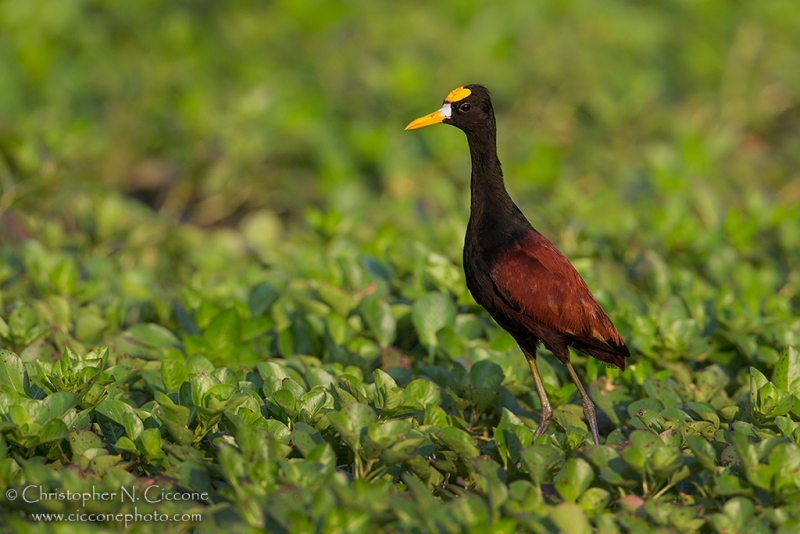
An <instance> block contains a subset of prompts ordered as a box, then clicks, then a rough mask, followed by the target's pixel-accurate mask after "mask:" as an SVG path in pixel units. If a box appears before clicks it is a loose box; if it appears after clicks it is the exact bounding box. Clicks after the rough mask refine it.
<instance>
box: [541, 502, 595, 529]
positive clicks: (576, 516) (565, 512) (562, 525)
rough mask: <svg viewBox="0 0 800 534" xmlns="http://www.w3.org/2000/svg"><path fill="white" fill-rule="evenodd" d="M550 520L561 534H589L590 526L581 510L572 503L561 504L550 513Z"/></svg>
mask: <svg viewBox="0 0 800 534" xmlns="http://www.w3.org/2000/svg"><path fill="white" fill-rule="evenodd" d="M550 519H552V520H553V523H555V524H556V526H557V527H558V531H559V532H561V533H563V534H591V532H592V525H591V524H590V523H589V519H588V518H587V517H586V514H585V513H584V512H583V509H582V508H581V507H580V506H578V505H577V504H575V503H572V502H562V503H561V504H559V505H557V506H555V507H554V508H553V509H552V510H551V511H550Z"/></svg>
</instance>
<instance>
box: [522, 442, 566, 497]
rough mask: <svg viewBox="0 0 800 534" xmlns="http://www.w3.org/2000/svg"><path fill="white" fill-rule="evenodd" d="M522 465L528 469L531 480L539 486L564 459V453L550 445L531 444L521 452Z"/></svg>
mask: <svg viewBox="0 0 800 534" xmlns="http://www.w3.org/2000/svg"><path fill="white" fill-rule="evenodd" d="M520 458H521V460H522V465H524V466H525V469H526V470H527V471H528V476H529V477H530V479H531V482H533V483H534V485H536V486H537V487H539V486H541V485H542V484H543V483H544V482H546V481H547V480H548V479H549V478H550V475H551V473H552V472H553V470H554V469H555V468H556V467H557V466H558V465H559V464H560V463H561V462H563V461H564V454H563V453H562V452H561V451H559V450H558V449H556V448H554V447H551V446H549V445H531V446H530V447H526V448H524V449H522V451H521V452H520Z"/></svg>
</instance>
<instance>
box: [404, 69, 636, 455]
mask: <svg viewBox="0 0 800 534" xmlns="http://www.w3.org/2000/svg"><path fill="white" fill-rule="evenodd" d="M440 123H441V124H450V125H452V126H455V127H456V128H458V129H460V130H461V131H463V132H464V133H465V134H466V137H467V143H468V145H469V152H470V157H471V159H472V175H471V180H470V197H471V199H470V215H469V222H468V223H467V231H466V235H465V239H464V256H463V262H464V274H465V278H466V283H467V288H468V289H469V291H470V293H471V294H472V296H473V298H474V299H475V301H476V302H477V303H478V304H480V305H481V306H482V307H483V308H485V309H486V311H488V312H489V315H491V317H492V318H493V319H494V320H495V321H496V322H497V323H498V324H499V325H500V326H501V327H502V328H503V329H505V330H506V331H507V332H508V333H509V334H511V336H512V337H513V338H514V340H515V341H516V342H517V344H518V345H519V347H520V349H522V353H523V354H524V355H525V358H526V359H527V361H528V366H529V367H530V370H531V374H532V375H533V381H534V384H535V385H536V390H537V392H538V395H539V400H540V401H541V406H542V410H541V419H540V423H539V426H538V427H537V428H536V431H535V432H534V438H538V437H539V436H541V435H542V434H544V433H545V432H546V431H547V428H548V426H549V424H550V421H551V419H552V417H553V409H552V407H551V405H550V401H549V400H548V398H547V393H546V392H545V390H544V386H543V385H542V377H541V374H540V373H539V368H538V365H537V363H536V352H537V349H538V347H539V344H540V343H541V344H543V345H544V346H545V347H546V348H547V349H548V350H550V352H552V353H553V354H554V355H555V357H556V358H558V360H560V361H561V362H562V363H563V364H564V365H565V366H566V368H567V371H568V372H569V375H570V377H571V378H572V381H573V382H574V383H575V385H576V386H577V388H578V392H579V393H580V396H581V400H582V404H583V413H584V415H585V417H586V421H587V423H588V425H589V428H590V430H591V433H592V438H593V440H594V443H595V444H596V445H599V444H600V434H599V432H598V428H597V416H596V413H595V407H594V403H593V402H592V400H591V399H590V398H589V396H588V395H587V394H586V390H585V389H584V387H583V385H582V384H581V381H580V379H579V378H578V375H577V373H576V372H575V369H574V367H573V366H572V363H571V362H570V353H569V347H572V348H573V349H575V350H577V351H579V352H582V353H585V354H588V355H589V356H593V357H594V358H596V359H598V360H600V361H601V362H604V363H606V364H609V365H611V366H616V367H619V368H620V369H622V370H623V371H624V370H625V360H626V358H628V357H629V356H630V351H629V349H628V347H627V346H626V345H625V342H624V341H623V339H622V336H620V334H619V332H618V331H617V329H616V328H615V327H614V324H613V323H612V322H611V319H610V318H609V317H608V315H607V314H606V312H605V311H604V310H603V308H602V307H601V306H600V304H598V303H597V300H595V298H594V296H592V293H591V291H589V287H588V286H587V285H586V282H585V281H584V280H583V278H581V275H580V274H578V271H576V270H575V267H573V265H572V264H571V263H570V261H569V260H568V259H567V258H566V257H565V256H564V255H563V254H562V253H561V252H560V251H559V250H558V249H557V248H556V247H555V245H553V243H552V242H550V240H548V239H547V238H546V237H545V236H543V235H542V234H541V233H539V232H538V231H537V230H536V229H535V228H534V227H533V226H532V225H531V223H530V222H529V221H528V219H527V218H526V217H525V215H524V214H523V213H522V211H520V209H519V208H518V207H517V205H516V204H515V203H514V201H513V200H512V199H511V196H510V195H509V194H508V191H506V187H505V182H504V180H503V171H502V169H501V166H500V160H499V158H498V156H497V124H496V121H495V116H494V109H493V107H492V100H491V97H490V95H489V91H488V90H487V89H486V87H484V86H483V85H477V84H472V85H465V86H463V87H458V88H456V89H454V90H452V91H451V92H450V93H449V94H448V95H447V97H446V98H445V100H444V103H443V104H442V107H441V108H440V109H438V110H436V111H434V112H433V113H430V114H428V115H425V116H423V117H420V118H418V119H416V120H414V121H412V122H411V123H409V124H408V126H406V130H414V129H417V128H422V127H424V126H430V125H433V124H440Z"/></svg>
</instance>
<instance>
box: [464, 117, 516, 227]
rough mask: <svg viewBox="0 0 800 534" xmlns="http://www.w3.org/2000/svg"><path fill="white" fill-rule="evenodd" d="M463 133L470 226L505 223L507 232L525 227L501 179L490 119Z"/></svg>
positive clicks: (501, 174) (501, 224)
mask: <svg viewBox="0 0 800 534" xmlns="http://www.w3.org/2000/svg"><path fill="white" fill-rule="evenodd" d="M466 134H467V141H468V143H469V151H470V155H471V156H472V180H471V184H470V191H471V205H470V226H472V227H474V228H476V229H477V228H481V227H483V228H487V227H491V228H495V229H497V230H501V229H503V227H506V229H507V230H509V231H510V232H511V233H516V232H513V230H515V229H517V228H527V227H529V223H528V221H527V219H525V216H524V215H522V212H520V211H519V209H518V208H517V206H516V205H515V204H514V201H513V200H511V197H510V196H509V194H508V192H507V191H506V186H505V183H504V182H503V170H502V169H501V167H500V159H499V158H498V157H497V140H496V139H497V134H496V128H495V125H494V121H492V124H491V125H490V127H489V128H485V129H481V130H478V131H469V132H466Z"/></svg>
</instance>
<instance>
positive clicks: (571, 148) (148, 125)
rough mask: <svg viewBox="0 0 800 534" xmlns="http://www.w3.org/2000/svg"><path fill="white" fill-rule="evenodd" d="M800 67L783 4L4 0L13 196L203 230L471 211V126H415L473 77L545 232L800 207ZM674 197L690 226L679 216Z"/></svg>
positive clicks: (2, 45)
mask: <svg viewBox="0 0 800 534" xmlns="http://www.w3.org/2000/svg"><path fill="white" fill-rule="evenodd" d="M798 65H800V5H798V4H797V2H794V1H791V0H786V1H767V2H733V3H732V2H725V1H721V0H720V1H714V0H709V1H702V2H694V1H688V0H686V1H677V2H675V1H663V2H636V1H627V2H603V1H599V0H577V1H567V2H561V1H547V2H528V1H522V0H507V1H503V2H497V3H492V4H484V3H482V2H473V1H468V0H458V1H453V2H433V3H431V2H421V1H415V2H401V3H397V2H392V3H388V2H370V1H367V0H352V1H325V2H323V1H317V2H313V1H312V2H292V1H288V0H286V1H278V2H248V1H241V2H213V1H193V2H188V1H177V2H159V1H139V2H129V3H120V2H108V1H96V0H63V1H58V2H52V1H45V0H42V1H39V0H4V1H3V2H2V3H0V66H1V67H2V68H1V70H2V74H0V152H1V153H2V165H0V177H1V178H2V186H3V192H4V196H3V207H4V208H7V207H8V206H9V205H17V206H18V207H19V208H20V209H21V210H26V211H27V210H30V209H36V206H39V205H41V204H42V203H49V202H52V203H53V205H55V206H57V205H59V204H60V205H63V204H64V203H65V202H68V199H69V198H70V197H71V196H72V195H74V194H75V192H76V191H89V192H92V193H93V194H96V193H97V192H98V191H105V190H108V189H111V190H119V191H124V192H126V193H130V194H135V195H137V196H138V197H140V198H142V199H144V200H146V201H147V202H148V203H149V204H151V205H153V206H154V207H155V208H156V209H158V210H160V211H162V212H164V213H166V214H168V215H170V216H172V217H175V218H179V219H182V220H188V221H191V222H194V223H197V224H199V225H203V226H208V225H219V224H234V225H235V224H237V223H238V222H239V221H240V220H241V218H242V216H243V215H244V214H246V213H249V212H253V211H254V210H260V209H268V210H270V211H271V212H273V213H275V214H277V215H278V216H279V217H280V219H281V220H282V221H284V222H287V223H293V222H296V221H297V220H298V219H302V218H303V217H302V214H303V210H304V209H305V208H306V207H308V206H318V207H322V208H324V209H329V208H336V209H339V210H352V209H354V208H356V209H357V210H358V211H367V212H369V215H368V217H367V220H369V221H376V220H380V219H381V218H382V217H384V216H385V214H386V213H387V210H388V211H393V212H396V210H398V209H399V208H398V205H406V208H407V210H408V211H407V212H406V214H407V216H408V217H424V216H427V217H429V218H430V222H431V224H435V222H436V219H437V218H438V216H439V215H440V214H441V213H442V212H443V211H444V212H448V213H449V212H458V213H459V214H460V216H461V218H462V219H465V217H466V209H467V203H466V201H465V200H466V195H467V190H468V187H467V184H468V175H469V169H468V158H467V156H466V144H465V142H464V140H463V139H462V135H461V134H460V133H457V132H454V131H451V130H450V129H448V128H437V129H431V130H428V131H425V132H414V133H409V132H404V131H403V127H404V126H405V124H406V123H407V122H408V121H409V120H411V119H413V118H415V117H417V116H418V115H420V114H422V113H425V112H428V111H430V110H433V109H434V108H436V107H438V104H439V103H440V101H441V99H442V98H443V97H444V95H446V94H447V92H448V91H450V90H451V89H452V88H454V87H456V86H459V85H464V84H466V83H482V84H485V85H487V86H488V87H489V88H490V89H491V90H492V91H493V95H494V98H495V107H496V108H497V112H498V121H499V136H500V139H499V147H500V156H501V161H503V163H504V165H505V170H506V174H507V176H508V180H509V182H510V187H511V189H512V192H513V193H514V196H515V197H516V198H518V199H519V201H520V203H521V204H522V206H523V208H525V209H526V211H532V210H533V211H537V212H540V213H541V214H542V215H541V217H536V216H534V217H532V218H533V219H535V220H534V224H535V225H536V223H537V222H538V223H539V225H541V226H544V227H545V228H544V229H545V230H548V229H556V228H560V227H561V226H563V224H564V223H565V222H566V221H568V220H571V219H581V220H583V219H585V220H586V221H587V222H586V224H592V225H593V226H597V225H599V226H606V227H607V228H605V229H604V231H605V232H608V233H609V234H612V235H613V234H614V233H616V232H619V231H626V230H627V231H632V230H633V229H635V228H641V227H649V226H651V225H674V226H676V228H675V229H674V235H672V234H671V235H670V236H669V237H671V238H672V239H673V240H675V241H678V242H680V241H681V240H682V239H683V237H682V235H683V234H685V231H684V230H685V229H683V230H682V229H681V228H682V227H683V226H684V225H687V224H701V225H704V226H706V227H712V228H713V227H714V226H715V225H716V224H718V223H719V221H720V220H723V219H725V217H726V213H725V212H726V210H728V209H729V208H730V207H731V206H741V207H742V209H746V208H745V205H746V202H745V201H744V200H743V199H744V198H745V197H746V198H750V199H754V198H760V199H762V201H764V202H770V203H772V202H777V203H780V204H782V205H785V206H786V207H787V208H792V209H796V207H797V206H798V204H799V203H800V174H799V173H800V171H799V170H798V169H800V107H798V102H800V69H798V68H797V66H798ZM676 191H678V192H680V194H681V196H682V197H684V196H685V198H681V199H676V198H675V196H674V193H675V192H676ZM683 193H688V195H683ZM753 195H754V196H753ZM582 197H589V198H591V199H592V202H586V201H584V200H582ZM753 201H754V202H756V201H755V200H753ZM420 202H421V203H423V204H424V206H422V208H424V209H422V212H420V211H419V210H420V209H421V207H420V206H419V205H418V203H420ZM681 202H688V203H691V204H692V206H693V207H694V210H695V211H696V212H697V213H698V215H699V218H698V221H696V222H695V223H690V222H687V221H673V220H670V217H671V216H670V213H671V210H678V208H675V207H674V204H675V203H681ZM389 206H391V207H389ZM547 227H549V228H547Z"/></svg>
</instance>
